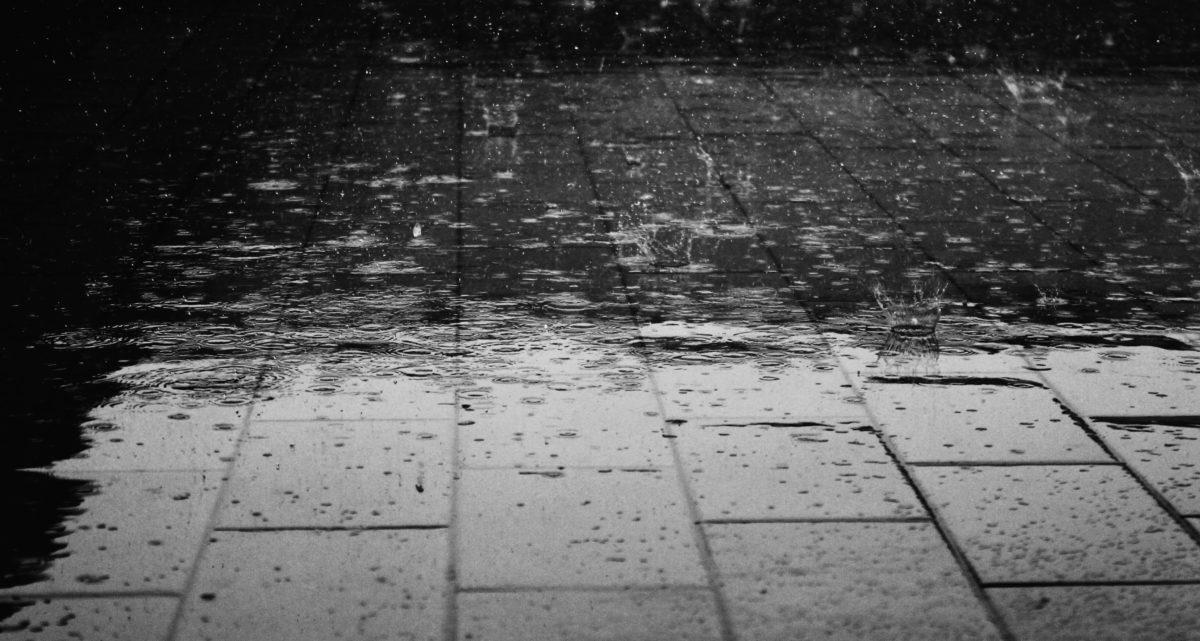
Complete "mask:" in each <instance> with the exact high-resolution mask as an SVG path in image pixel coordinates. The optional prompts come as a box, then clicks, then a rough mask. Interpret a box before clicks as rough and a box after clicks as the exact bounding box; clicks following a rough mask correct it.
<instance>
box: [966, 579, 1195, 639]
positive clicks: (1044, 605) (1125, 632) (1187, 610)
mask: <svg viewBox="0 0 1200 641" xmlns="http://www.w3.org/2000/svg"><path fill="white" fill-rule="evenodd" d="M988 596H990V597H991V598H992V599H993V600H994V601H995V602H996V605H997V607H998V608H999V609H1000V612H1001V614H1002V615H1003V616H1004V618H1005V620H1006V621H1008V623H1009V625H1011V626H1012V629H1013V632H1014V633H1015V634H1016V637H1017V638H1018V639H1022V640H1024V639H1044V638H1046V637H1047V635H1050V634H1053V635H1054V638H1056V639H1064V640H1066V639H1097V640H1099V639H1104V640H1108V639H1112V640H1113V641H1116V640H1117V639H1130V640H1131V641H1132V640H1137V641H1141V640H1142V639H1146V640H1147V641H1148V640H1150V639H1186V638H1188V636H1190V635H1191V632H1190V630H1193V629H1194V627H1195V625H1196V614H1195V612H1196V605H1197V599H1200V592H1198V591H1197V588H1196V586H1194V585H1133V586H1071V587H1066V586H1064V587H1044V588H1003V589H992V590H988Z"/></svg>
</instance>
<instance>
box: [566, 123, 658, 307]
mask: <svg viewBox="0 0 1200 641" xmlns="http://www.w3.org/2000/svg"><path fill="white" fill-rule="evenodd" d="M567 117H568V119H569V122H570V123H571V131H572V133H573V138H574V141H575V150H576V152H577V153H578V154H579V157H580V158H582V159H583V173H584V175H585V176H587V181H588V186H589V187H590V188H591V191H592V203H591V204H590V206H591V207H592V208H593V210H594V211H595V213H596V217H597V218H598V219H599V220H601V221H603V223H604V229H605V230H606V231H607V232H608V234H609V238H610V240H609V242H608V247H609V249H610V251H611V253H612V255H613V257H614V258H617V257H619V255H620V250H619V249H618V247H617V243H616V242H615V241H613V240H611V239H612V235H613V234H614V233H615V232H616V231H617V228H616V212H615V211H613V210H612V209H610V208H609V207H608V206H607V205H606V204H605V200H604V198H603V197H602V194H601V192H600V182H599V181H598V180H597V179H596V173H595V171H594V170H595V165H594V163H593V162H592V160H593V159H592V157H591V156H589V155H588V145H587V142H586V141H585V140H584V139H583V134H582V133H581V132H580V130H579V115H578V113H577V110H574V109H572V110H568V111H567ZM609 214H611V216H610V215H609ZM614 269H615V270H616V272H617V276H618V278H619V279H620V283H621V290H622V293H623V294H624V296H625V305H626V306H627V308H628V310H629V313H630V316H632V317H633V322H634V324H635V325H640V324H641V321H640V318H639V314H638V306H637V302H636V300H635V299H634V297H633V294H632V293H631V292H630V291H629V290H630V287H631V284H630V275H631V273H632V272H630V271H629V268H628V267H627V266H625V265H622V264H621V263H620V262H616V263H615V267H614Z"/></svg>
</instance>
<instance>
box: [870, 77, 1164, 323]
mask: <svg viewBox="0 0 1200 641" xmlns="http://www.w3.org/2000/svg"><path fill="white" fill-rule="evenodd" d="M959 82H960V83H961V84H962V85H963V86H965V87H967V88H968V89H970V90H971V91H974V92H975V93H976V94H977V95H979V96H982V97H984V98H986V99H988V100H990V101H992V103H994V104H995V105H998V106H999V107H1000V108H1001V109H1004V110H1006V111H1008V112H1009V113H1011V114H1013V116H1014V117H1016V118H1017V119H1018V120H1020V121H1021V123H1022V124H1024V125H1025V126H1026V127H1027V128H1029V129H1032V130H1034V131H1036V132H1037V133H1038V134H1040V135H1041V136H1042V137H1044V138H1046V139H1048V140H1051V141H1053V142H1054V143H1055V144H1056V145H1058V146H1059V147H1060V148H1062V149H1063V150H1065V151H1067V152H1068V153H1070V154H1072V155H1073V156H1075V157H1078V158H1081V159H1082V160H1083V161H1084V162H1085V163H1087V164H1088V165H1091V166H1092V167H1095V168H1097V169H1099V170H1100V171H1102V172H1103V173H1105V174H1107V175H1109V176H1110V177H1113V178H1115V179H1116V180H1118V181H1119V182H1120V183H1121V184H1123V185H1125V186H1126V187H1128V188H1129V189H1131V190H1133V192H1134V193H1135V194H1137V195H1138V196H1140V197H1141V198H1143V199H1146V200H1149V201H1151V202H1154V203H1156V204H1158V205H1159V206H1160V207H1164V208H1168V209H1169V207H1168V206H1167V203H1166V202H1164V201H1162V200H1160V199H1159V198H1157V197H1154V196H1150V195H1148V194H1146V193H1145V192H1143V191H1142V190H1141V189H1140V188H1138V187H1137V186H1136V185H1134V184H1133V183H1131V182H1129V181H1128V180H1127V179H1126V178H1125V177H1124V176H1122V175H1120V174H1118V173H1116V172H1114V171H1112V170H1110V169H1108V168H1107V167H1105V166H1103V165H1101V164H1100V163H1097V162H1096V161H1095V160H1094V159H1093V158H1092V157H1091V156H1089V155H1086V154H1084V153H1083V152H1081V151H1079V150H1078V149H1076V148H1075V147H1073V146H1071V145H1067V144H1065V143H1064V142H1063V141H1061V140H1059V139H1058V138H1056V137H1054V136H1052V135H1050V134H1049V133H1047V132H1046V131H1044V130H1042V129H1041V128H1039V127H1037V126H1036V125H1034V124H1033V123H1031V122H1030V121H1029V120H1028V119H1027V118H1025V117H1024V116H1022V115H1021V113H1020V112H1019V111H1018V110H1017V109H1014V108H1013V107H1011V106H1010V105H1008V104H1007V103H1005V102H1004V101H1002V100H1000V99H999V98H996V97H995V96H993V95H990V94H987V93H985V92H983V91H982V90H981V89H980V88H979V87H978V86H977V85H975V84H973V83H971V82H970V81H969V80H966V79H963V78H961V77H959ZM876 92H877V93H879V92H878V90H876ZM883 97H884V99H885V100H887V101H888V104H892V103H891V101H890V100H889V99H888V98H887V97H886V96H883ZM1106 106H1107V107H1109V108H1110V109H1113V110H1114V111H1115V112H1117V113H1121V111H1120V110H1119V109H1117V108H1115V107H1113V105H1111V104H1107V103H1106ZM893 107H894V108H895V105H893ZM910 120H911V119H910ZM913 124H914V125H916V126H918V127H920V126H921V125H919V124H918V123H916V122H915V121H914V122H913ZM922 129H924V128H922ZM1152 129H1153V128H1152ZM1155 131H1156V132H1158V130H1157V129H1155ZM1158 133H1160V134H1161V133H1162V132H1158ZM939 144H941V143H939ZM1137 148H1138V149H1141V147H1137ZM943 149H944V150H945V151H946V152H948V153H950V154H951V155H954V156H956V157H959V158H961V156H958V154H955V153H954V151H953V150H952V149H951V148H950V147H949V146H948V145H943ZM970 165H971V169H972V170H973V171H974V172H975V173H976V174H978V175H979V176H980V177H981V178H983V179H984V180H986V181H987V182H988V183H990V184H991V185H992V187H993V188H994V189H996V190H998V191H1000V193H1001V195H1003V196H1004V197H1005V198H1008V200H1009V201H1010V202H1013V203H1015V204H1017V205H1018V206H1020V207H1021V208H1022V209H1023V210H1024V211H1025V212H1026V213H1027V214H1028V215H1029V216H1031V217H1033V219H1034V220H1036V221H1037V222H1038V223H1039V224H1040V225H1041V226H1042V227H1044V228H1045V229H1047V230H1048V231H1050V233H1052V234H1053V235H1054V236H1056V237H1057V238H1059V239H1060V240H1062V241H1063V242H1064V243H1066V244H1067V245H1069V246H1070V247H1071V248H1072V249H1074V250H1075V251H1076V252H1078V253H1079V254H1080V255H1081V256H1083V257H1084V258H1086V259H1087V260H1089V261H1091V262H1092V264H1093V265H1094V266H1096V267H1101V268H1103V267H1104V262H1103V261H1102V260H1100V258H1099V257H1097V256H1095V255H1093V254H1092V253H1090V252H1088V251H1087V250H1085V249H1084V248H1083V247H1081V246H1080V245H1079V244H1078V243H1076V242H1075V241H1073V240H1071V239H1070V238H1068V237H1066V236H1065V235H1064V234H1062V233H1061V232H1060V231H1058V230H1057V229H1055V228H1054V227H1053V226H1051V225H1049V224H1048V223H1047V222H1046V221H1045V219H1043V218H1042V217H1041V216H1039V215H1038V214H1037V212H1036V211H1035V210H1034V207H1033V206H1034V205H1035V204H1036V203H1034V202H1027V201H1019V200H1016V199H1015V198H1013V197H1011V196H1008V195H1007V194H1005V193H1004V192H1003V190H1001V189H1000V186H999V185H998V184H997V183H996V181H995V180H994V179H993V178H992V177H991V176H989V175H987V172H984V171H982V170H980V169H979V167H978V166H977V164H976V163H971V164H970ZM1059 202H1074V201H1071V200H1067V201H1059ZM1118 285H1119V286H1120V287H1121V288H1122V289H1124V290H1125V292H1126V293H1128V294H1129V295H1130V296H1131V297H1132V298H1133V300H1134V301H1136V302H1137V303H1139V304H1140V305H1142V306H1144V307H1147V308H1150V309H1153V306H1154V302H1155V301H1154V298H1153V296H1150V295H1148V294H1147V293H1146V292H1143V291H1140V290H1138V289H1135V288H1134V287H1133V285H1131V284H1130V283H1129V282H1120V283H1118ZM1153 313H1154V314H1155V315H1156V316H1158V317H1159V318H1163V314H1162V313H1160V312H1153Z"/></svg>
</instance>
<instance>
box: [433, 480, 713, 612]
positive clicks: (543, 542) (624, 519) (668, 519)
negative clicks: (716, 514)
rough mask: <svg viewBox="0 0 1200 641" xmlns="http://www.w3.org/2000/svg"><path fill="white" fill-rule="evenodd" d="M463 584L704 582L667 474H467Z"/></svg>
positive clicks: (461, 524) (462, 496) (462, 511)
mask: <svg viewBox="0 0 1200 641" xmlns="http://www.w3.org/2000/svg"><path fill="white" fill-rule="evenodd" d="M458 496H459V501H460V503H459V507H458V521H457V527H458V528H459V546H458V554H459V557H458V558H459V568H458V571H459V582H460V585H461V586H462V587H467V588H477V587H498V586H524V587H549V586H564V585H565V586H580V585H587V586H595V585H604V586H618V585H703V584H704V580H705V579H704V572H703V570H702V568H701V565H700V556H699V553H698V552H697V549H696V545H695V543H694V542H693V540H692V523H691V521H690V519H689V517H688V513H687V511H686V508H685V502H684V497H683V493H682V491H681V490H680V488H679V484H678V481H677V480H676V478H675V472H674V470H672V469H667V470H665V471H650V472H626V471H620V470H612V471H603V470H596V469H567V470H565V471H563V472H551V473H546V474H538V473H520V472H517V471H516V470H464V471H463V472H462V479H461V481H460V486H459V495H458Z"/></svg>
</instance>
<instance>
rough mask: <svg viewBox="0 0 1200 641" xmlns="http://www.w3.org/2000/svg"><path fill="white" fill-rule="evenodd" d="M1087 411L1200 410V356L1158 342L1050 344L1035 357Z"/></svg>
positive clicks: (1185, 412)
mask: <svg viewBox="0 0 1200 641" xmlns="http://www.w3.org/2000/svg"><path fill="white" fill-rule="evenodd" d="M1033 362H1034V364H1035V365H1037V366H1039V367H1046V368H1048V369H1047V370H1046V371H1044V372H1042V375H1043V376H1045V377H1046V380H1047V381H1049V382H1050V384H1051V385H1052V386H1054V388H1055V389H1056V390H1058V391H1059V392H1060V393H1061V394H1063V395H1064V396H1065V397H1066V398H1067V399H1068V400H1070V401H1071V402H1072V403H1073V404H1074V406H1075V407H1076V408H1078V409H1079V410H1080V411H1082V412H1084V413H1085V414H1087V415H1088V416H1171V415H1181V414H1183V415H1191V416H1196V415H1200V358H1198V357H1197V356H1196V354H1195V353H1193V352H1182V351H1168V350H1163V349H1159V348H1157V347H1121V348H1112V349H1107V348H1105V349H1087V350H1078V351H1076V350H1071V351H1067V350H1051V351H1047V352H1045V353H1043V354H1039V355H1037V356H1036V357H1034V359H1033Z"/></svg>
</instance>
